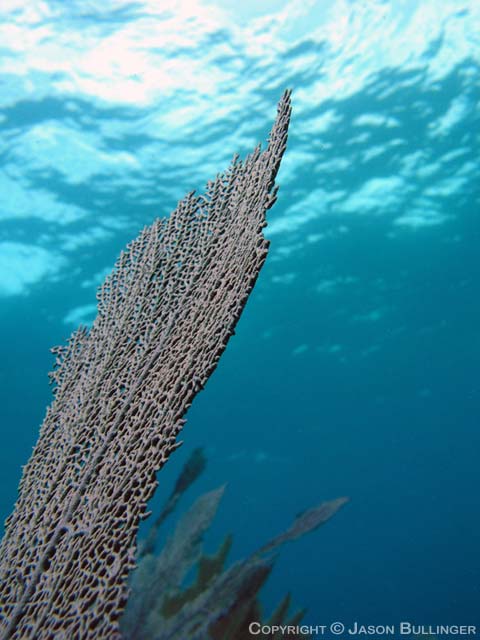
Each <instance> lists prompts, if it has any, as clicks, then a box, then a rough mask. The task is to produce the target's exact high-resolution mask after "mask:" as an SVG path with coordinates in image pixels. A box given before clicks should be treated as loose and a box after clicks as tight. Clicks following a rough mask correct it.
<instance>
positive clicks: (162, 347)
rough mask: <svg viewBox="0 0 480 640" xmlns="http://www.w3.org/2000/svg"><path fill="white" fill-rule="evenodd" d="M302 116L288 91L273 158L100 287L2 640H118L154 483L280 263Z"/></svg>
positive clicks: (33, 500)
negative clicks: (282, 179)
mask: <svg viewBox="0 0 480 640" xmlns="http://www.w3.org/2000/svg"><path fill="white" fill-rule="evenodd" d="M290 110H291V107H290V92H288V91H287V92H285V94H284V95H283V97H282V99H281V100H280V103H279V105H278V114H277V118H276V121H275V123H274V126H273V128H272V131H271V133H270V137H269V142H268V146H267V148H266V150H265V151H263V152H262V151H261V150H260V148H259V147H258V148H257V149H256V150H255V151H254V152H253V153H252V154H251V155H250V156H248V157H247V158H246V160H245V161H244V162H241V161H240V160H238V158H234V161H233V162H232V164H231V166H230V167H229V169H228V170H227V171H226V172H225V174H222V175H219V176H217V178H216V179H215V180H214V181H213V182H210V183H209V184H208V185H207V189H206V193H205V194H204V195H202V196H195V195H194V194H193V193H190V194H189V195H187V197H186V198H185V199H184V200H182V201H181V202H180V203H179V205H178V207H177V208H176V209H175V211H174V212H173V213H172V214H171V215H170V217H169V218H168V219H165V220H163V219H158V220H156V221H155V222H154V223H153V224H152V225H151V226H150V227H146V228H145V229H144V230H143V231H142V232H141V233H140V235H139V237H138V238H137V239H136V240H134V241H133V242H132V243H131V244H130V245H129V246H128V247H127V249H126V250H125V251H124V252H123V253H122V254H121V255H120V257H119V259H118V261H117V263H116V265H115V268H114V270H113V272H112V273H111V274H110V275H109V276H108V277H107V279H106V281H105V282H104V284H103V285H102V286H101V287H100V289H99V292H98V315H97V318H96V320H95V322H94V323H93V326H92V328H91V330H90V331H86V330H85V329H79V330H78V331H76V332H75V333H74V334H73V335H72V337H71V338H70V340H69V342H68V344H67V346H66V347H62V348H59V349H56V350H55V351H56V354H57V363H56V368H55V370H54V372H53V373H52V374H51V376H52V379H53V382H54V384H55V398H54V401H53V403H52V405H51V406H50V407H49V409H48V410H47V414H46V417H45V420H44V422H43V425H42V427H41V431H40V436H39V440H38V443H37V445H36V446H35V448H34V451H33V454H32V457H31V459H30V460H29V462H28V464H27V465H26V466H25V468H24V472H23V477H22V480H21V482H20V490H19V497H18V500H17V503H16V506H15V510H14V512H13V513H12V515H11V516H10V517H9V518H8V519H7V521H6V532H5V536H4V538H3V541H2V543H1V546H0V614H1V615H0V637H1V638H3V639H7V638H22V639H23V640H26V639H28V638H35V639H36V640H40V639H44V638H56V639H57V640H58V639H60V638H67V637H68V638H69V639H72V638H82V639H84V638H96V639H102V638H105V639H107V638H108V640H114V639H115V638H119V637H120V634H119V631H118V618H119V616H120V615H121V613H122V610H123V608H124V606H125V603H126V600H127V596H128V587H127V578H128V574H129V572H130V570H131V569H132V568H133V567H134V566H135V549H136V546H135V540H136V534H137V529H138V525H139V521H140V520H141V519H142V518H144V517H146V515H147V514H146V505H147V502H148V500H149V498H150V497H151V496H152V494H153V492H154V490H155V487H156V485H157V481H156V475H155V474H156V472H157V471H158V470H159V469H160V468H161V467H162V465H163V464H164V463H165V461H166V460H167V458H168V456H169V454H170V453H171V452H172V451H173V449H174V448H175V447H176V446H177V445H176V442H175V441H176V436H177V435H178V432H179V431H180V429H181V428H182V425H183V422H184V420H183V416H184V414H185V412H186V410H187V409H188V407H189V406H190V404H191V402H192V399H193V397H194V395H195V394H196V393H197V391H198V390H199V389H201V388H202V387H203V385H204V384H205V382H206V380H207V378H208V377H209V376H210V374H211V373H212V371H213V370H214V369H215V366H216V364H217V362H218V359H219V357H220V355H221V354H222V352H223V350H224V349H225V346H226V344H227V341H228V338H229V337H230V336H231V335H232V333H233V330H234V327H235V324H236V322H237V320H238V319H239V317H240V314H241V312H242V309H243V307H244V305H245V302H246V300H247V297H248V294H249V292H250V291H251V289H252V287H253V285H254V283H255V280H256V278H257V276H258V273H259V271H260V268H261V267H262V265H263V263H264V261H265V258H266V255H267V250H268V242H267V240H266V239H265V238H264V236H263V233H262V229H263V227H264V226H265V224H266V222H265V213H266V211H267V209H268V208H269V207H271V206H272V204H273V202H274V201H275V198H276V187H274V180H275V176H276V174H277V171H278V168H279V165H280V161H281V158H282V155H283V152H284V150H285V147H286V142H287V129H288V124H289V118H290Z"/></svg>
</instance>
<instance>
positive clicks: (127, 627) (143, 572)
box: [120, 449, 347, 640]
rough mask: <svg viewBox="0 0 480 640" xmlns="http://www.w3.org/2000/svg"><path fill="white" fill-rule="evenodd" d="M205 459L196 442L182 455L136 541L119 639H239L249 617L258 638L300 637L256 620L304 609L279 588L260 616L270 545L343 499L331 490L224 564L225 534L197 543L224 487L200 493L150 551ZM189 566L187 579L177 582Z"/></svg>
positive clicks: (289, 618) (285, 619) (292, 619)
mask: <svg viewBox="0 0 480 640" xmlns="http://www.w3.org/2000/svg"><path fill="white" fill-rule="evenodd" d="M204 467H205V458H204V456H203V453H202V450H201V449H196V450H195V451H194V452H193V453H192V455H191V457H190V459H189V460H188V461H187V463H186V465H185V467H184V469H183V471H182V472H181V475H180V477H179V480H178V481H177V483H176V485H175V488H174V490H173V491H172V494H171V495H170V497H169V498H168V500H167V502H166V504H165V507H164V508H163V509H162V511H161V512H160V515H159V517H158V518H157V520H156V521H155V523H154V524H153V526H152V527H151V529H150V531H149V533H148V537H147V540H146V543H144V544H143V545H141V547H140V549H141V551H140V554H139V555H140V561H139V564H138V567H137V569H136V571H135V572H134V573H133V574H132V583H131V586H132V593H131V595H130V597H129V600H128V604H127V607H126V610H125V614H124V616H123V617H122V620H121V625H120V627H121V630H122V637H123V638H124V640H185V638H188V639H189V640H244V639H245V638H251V637H252V634H251V633H249V625H250V624H251V623H252V622H256V623H257V626H255V636H256V637H258V638H266V637H268V638H279V639H280V638H291V639H292V640H293V639H294V638H305V637H306V636H305V634H304V633H298V632H295V631H294V632H291V633H288V632H286V631H285V630H282V631H281V632H280V631H279V632H278V633H277V634H275V635H272V634H267V635H264V634H263V633H261V632H260V633H259V628H258V623H259V624H260V625H262V624H267V625H270V626H279V625H284V626H286V627H287V628H288V626H290V627H295V626H297V625H300V623H301V620H302V618H303V615H304V613H305V612H304V611H303V610H300V611H297V612H295V613H293V614H290V613H289V608H290V595H289V594H287V595H286V596H285V597H284V598H283V600H282V601H281V602H280V603H279V605H278V607H277V608H276V610H275V611H274V612H273V613H272V614H271V616H270V617H269V618H268V619H264V617H263V614H262V608H261V606H260V600H259V592H260V590H261V588H262V587H263V585H264V584H265V581H266V580H267V578H268V576H269V575H270V572H271V570H272V568H273V565H274V561H275V557H276V556H275V553H276V552H277V551H278V549H279V548H280V546H281V545H282V544H284V543H285V542H288V541H290V540H294V539H296V538H299V537H300V536H302V535H304V534H305V533H308V532H309V531H313V530H315V529H317V528H318V527H319V526H320V525H322V524H324V523H325V522H327V521H328V520H329V519H330V518H331V517H332V516H333V515H334V514H335V513H336V512H337V511H338V509H340V507H341V506H342V505H343V504H345V502H346V501H347V499H346V498H337V499H336V500H331V501H329V502H324V503H322V504H321V505H319V506H318V507H314V508H313V509H309V510H308V511H305V512H304V513H303V514H301V515H299V516H297V518H296V520H295V521H294V522H293V523H292V525H291V526H290V527H289V528H288V529H287V530H286V531H284V532H283V533H281V534H279V535H278V536H276V537H275V538H273V539H272V540H270V541H269V542H268V543H267V544H265V545H263V547H261V548H260V549H258V550H257V551H256V552H254V553H252V554H251V555H250V556H249V557H248V558H246V559H245V560H241V561H238V562H236V563H235V564H233V565H232V566H231V567H230V568H228V569H226V568H225V562H226V559H227V554H228V552H229V550H230V547H231V544H232V536H231V535H228V536H226V538H225V539H224V541H223V543H222V544H221V545H220V547H219V549H218V550H217V552H216V553H215V554H214V555H212V556H207V555H205V554H204V553H203V551H202V541H203V536H204V534H205V532H206V531H207V530H208V528H209V527H210V525H211V522H212V520H213V518H214V516H215V513H216V511H217V507H218V505H219V502H220V499H221V498H222V496H223V492H224V487H220V488H219V489H216V490H214V491H210V492H209V493H206V494H204V495H202V496H200V497H199V498H197V500H196V501H195V502H194V504H193V506H191V507H190V509H189V510H188V511H187V512H186V513H185V514H184V515H183V517H182V518H181V520H180V522H179V523H178V525H177V527H176V530H175V533H174V535H173V536H172V537H170V538H169V540H167V542H166V544H165V545H164V547H163V549H162V550H161V552H160V553H158V554H157V555H155V546H156V540H157V536H158V532H159V528H160V525H161V524H162V523H163V522H164V521H165V519H166V517H167V516H168V515H170V514H171V513H172V511H173V510H174V508H175V506H176V505H177V504H178V502H179V499H180V497H181V495H182V493H183V491H184V490H185V489H186V488H187V487H188V486H190V484H191V483H192V482H193V481H194V480H196V478H198V475H199V474H200V473H201V471H202V470H203V469H204ZM194 566H195V567H196V577H195V580H194V581H193V582H192V583H191V584H190V585H189V586H184V582H185V577H186V576H188V575H189V574H190V572H191V570H192V567H194Z"/></svg>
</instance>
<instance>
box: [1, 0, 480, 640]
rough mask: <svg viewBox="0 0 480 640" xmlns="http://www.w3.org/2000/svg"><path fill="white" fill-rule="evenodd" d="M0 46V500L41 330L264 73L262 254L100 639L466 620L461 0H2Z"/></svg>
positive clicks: (41, 364)
mask: <svg viewBox="0 0 480 640" xmlns="http://www.w3.org/2000/svg"><path fill="white" fill-rule="evenodd" d="M0 50H1V56H0V132H1V135H0V154H1V160H2V162H1V165H0V329H1V336H2V339H1V341H0V349H1V351H0V398H1V402H0V438H1V440H0V442H1V445H0V482H1V491H0V518H1V521H2V524H3V522H4V521H5V519H6V518H7V517H8V516H9V514H10V513H11V512H12V510H13V508H14V504H15V501H16V500H17V495H18V484H19V481H20V477H21V473H22V466H23V465H25V464H26V463H27V461H28V459H29V457H30V455H31V453H32V447H34V445H35V443H36V441H37V437H38V433H39V426H40V424H41V423H42V421H43V419H44V417H45V411H46V408H47V406H48V405H49V404H50V403H51V401H52V389H51V387H50V386H49V378H48V375H47V374H48V372H49V371H51V370H52V368H53V366H54V360H55V358H54V356H53V355H52V353H51V352H50V349H51V348H52V347H54V346H56V345H61V344H65V343H66V341H67V339H68V338H69V336H70V335H71V333H72V332H73V331H74V330H76V329H77V327H78V326H79V325H82V326H84V327H90V326H91V325H92V322H93V320H94V319H95V316H96V313H97V300H96V291H97V289H98V287H99V286H100V285H101V284H102V282H103V281H104V279H105V277H106V276H107V275H108V274H109V273H110V272H111V270H112V268H113V266H114V264H115V261H116V259H117V257H118V256H119V254H120V251H121V250H122V249H124V248H125V246H126V245H127V244H128V243H129V242H130V241H132V240H133V239H134V238H135V237H137V236H138V234H139V233H140V231H141V230H142V229H143V228H144V227H145V226H146V225H150V224H152V222H153V221H154V220H155V219H156V218H157V217H167V216H168V215H169V214H170V213H171V212H172V211H173V210H174V209H175V207H176V205H177V203H178V201H179V200H180V199H181V198H183V197H184V196H185V195H186V194H187V193H189V192H191V191H193V190H195V192H196V193H203V191H204V190H205V185H206V184H207V183H208V182H209V181H210V180H213V179H214V178H215V176H216V175H217V174H218V173H220V172H222V171H224V170H225V169H227V167H228V166H229V163H230V161H231V159H232V157H233V156H234V154H235V153H238V154H239V156H240V158H245V157H246V156H247V154H249V153H251V152H252V151H253V149H254V148H255V146H256V145H257V144H258V143H261V144H262V149H264V148H265V146H266V142H267V139H268V135H269V131H270V129H271V127H272V123H273V121H274V119H275V114H276V109H277V104H278V102H279V100H280V99H281V97H282V95H283V94H284V92H285V90H287V89H288V90H291V91H292V94H291V101H292V114H291V120H290V126H289V133H288V144H287V148H286V151H285V154H284V157H283V159H282V162H281V166H280V170H279V172H278V175H277V178H276V183H277V184H278V185H279V191H278V195H277V201H276V202H275V204H274V205H273V207H272V208H271V209H270V210H269V211H268V212H267V221H268V226H267V227H266V228H265V230H264V233H265V236H266V238H267V239H268V240H269V241H270V248H269V253H268V257H267V259H266V262H265V265H264V266H263V268H262V269H261V271H260V274H259V276H258V280H257V281H256V283H255V286H254V288H253V290H252V292H251V294H250V296H249V299H248V301H247V303H246V306H245V309H244V311H243V313H242V316H241V318H240V320H239V321H238V324H237V326H236V328H235V335H233V336H232V337H231V339H230V341H229V342H228V345H227V347H226V349H225V352H224V353H223V355H222V357H221V359H220V361H219V363H218V366H217V368H216V369H215V371H214V372H213V374H212V375H211V377H210V378H209V380H208V382H207V384H206V385H205V389H204V390H203V391H202V392H201V393H199V395H198V396H197V397H195V399H194V401H193V404H192V406H191V408H190V409H189V410H188V412H187V414H186V416H185V417H186V424H185V426H184V428H183V430H182V432H181V434H180V436H179V440H181V441H182V442H183V444H182V446H181V447H180V448H179V449H178V450H177V451H175V452H174V453H172V455H171V457H170V459H169V460H168V463H167V464H166V465H165V467H164V468H162V469H161V471H160V472H159V473H158V483H159V486H158V488H157V490H156V492H155V495H154V497H153V498H152V500H151V501H150V502H149V504H148V509H149V510H150V511H151V514H152V515H151V516H150V517H149V518H148V519H146V520H145V522H143V523H142V524H141V528H140V534H139V546H138V554H137V561H138V564H139V568H138V571H136V572H134V573H133V574H132V578H131V597H130V598H129V601H128V605H127V610H126V613H125V616H124V617H123V619H122V621H121V628H122V633H123V637H124V638H137V639H138V640H141V639H144V640H147V639H152V640H153V639H156V640H166V639H167V638H169V639H170V640H177V639H178V640H181V639H183V640H189V639H190V638H191V639H192V640H194V639H195V638H199V639H202V638H205V639H208V638H211V639H212V640H215V639H218V640H220V639H234V638H235V639H242V640H243V639H246V638H255V637H262V638H263V637H269V638H277V639H278V638H284V637H290V638H293V637H295V638H296V637H299V638H300V637H313V638H335V637H337V638H348V637H351V636H359V637H364V636H367V635H368V636H369V637H376V638H385V637H389V638H402V637H407V638H408V637H410V638H413V637H419V636H423V637H425V636H436V637H437V638H442V637H444V638H447V637H448V638H450V637H457V636H466V637H468V638H475V637H479V636H480V608H479V600H480V562H479V553H478V546H479V540H480V511H479V497H478V494H479V489H480V465H479V455H480V430H479V426H480V424H479V415H480V382H479V380H478V364H479V361H480V333H479V320H480V296H479V291H480V288H479V280H480V260H479V249H478V246H479V243H480V220H479V213H480V165H479V160H478V152H479V151H478V150H479V144H480V127H479V123H480V2H478V0H442V1H440V0H419V1H414V0H389V1H387V0H358V1H357V0H324V1H322V2H320V1H318V0H302V1H301V2H300V1H297V0H264V1H261V2H257V1H254V0H243V1H242V2H230V1H229V0H138V1H133V0H132V1H128V0H103V1H102V2H94V1H93V0H83V1H80V0H70V1H69V2H65V1H63V0H3V1H2V3H1V6H0ZM0 560H1V559H0ZM1 606H2V603H1V602H0V607H1ZM287 626H290V627H291V628H290V629H287ZM39 633H40V632H39ZM92 633H93V635H89V636H88V637H95V633H94V632H92ZM1 637H5V638H7V637H8V638H10V637H20V636H15V635H14V634H13V632H12V634H11V635H8V632H7V635H5V636H1ZM32 637H37V636H35V635H33V636H32ZM38 637H43V636H40V635H39V636H38ZM58 637H59V638H60V637H64V636H63V635H58ZM69 637H71V636H69ZM83 637H87V636H83ZM102 637H103V636H102Z"/></svg>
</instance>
